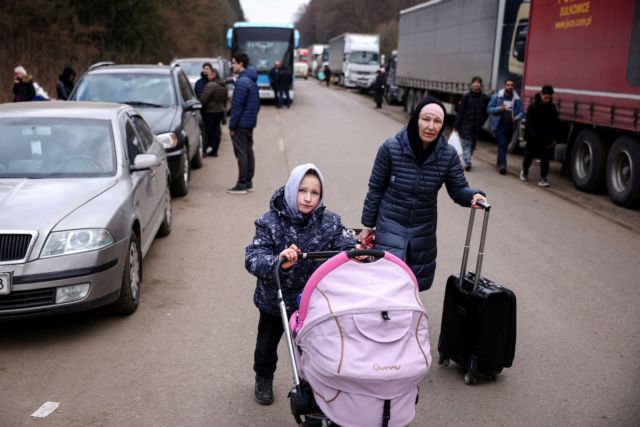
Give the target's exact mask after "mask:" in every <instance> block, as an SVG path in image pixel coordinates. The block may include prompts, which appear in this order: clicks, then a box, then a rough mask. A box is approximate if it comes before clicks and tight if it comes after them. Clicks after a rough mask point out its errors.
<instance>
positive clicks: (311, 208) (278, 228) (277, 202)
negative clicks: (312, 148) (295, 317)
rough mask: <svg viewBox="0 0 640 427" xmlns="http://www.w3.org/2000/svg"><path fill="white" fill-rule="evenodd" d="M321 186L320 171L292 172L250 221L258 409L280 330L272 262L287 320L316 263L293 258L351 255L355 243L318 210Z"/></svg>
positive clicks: (268, 396) (267, 398)
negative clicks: (309, 254)
mask: <svg viewBox="0 0 640 427" xmlns="http://www.w3.org/2000/svg"><path fill="white" fill-rule="evenodd" d="M324 190H325V185H324V179H323V177H322V174H321V173H320V170H318V168H317V167H316V166H315V165H313V164H311V163H307V164H304V165H300V166H297V167H296V168H294V169H293V170H292V171H291V175H290V176H289V180H288V181H287V184H286V185H285V186H284V187H280V188H279V189H278V190H276V192H275V193H274V194H273V196H272V197H271V203H270V209H269V212H267V213H265V214H264V215H262V216H261V217H260V218H258V219H257V220H256V234H255V236H254V238H253V242H252V243H251V244H250V245H249V246H247V249H246V255H245V267H246V268H247V270H248V271H249V272H250V273H251V274H253V275H254V276H256V277H257V278H258V282H257V286H256V290H255V293H254V295H253V302H254V304H255V305H256V307H258V310H260V320H259V322H258V338H257V341H256V349H255V353H254V365H253V370H254V371H255V373H256V384H255V397H256V401H257V402H258V403H259V404H261V405H270V404H271V403H273V390H272V384H273V374H274V372H275V370H276V362H277V361H278V354H277V349H278V343H279V342H280V338H282V333H283V331H284V330H283V325H282V320H281V318H280V312H279V309H278V300H277V292H278V291H277V288H276V286H275V284H274V283H273V280H272V274H273V268H274V266H275V264H276V262H277V260H278V257H284V258H286V261H285V262H283V263H282V270H281V272H280V274H281V276H280V277H281V280H282V281H281V285H282V293H283V298H284V301H285V304H286V307H287V312H288V313H289V315H291V313H293V312H294V311H295V310H297V308H298V303H297V297H298V294H300V293H301V292H302V289H303V288H304V285H305V283H306V282H307V280H308V279H309V277H310V276H311V274H312V273H313V272H314V270H315V269H316V268H317V267H318V265H319V263H318V262H314V261H309V260H301V261H300V262H296V261H297V260H298V252H299V251H301V252H315V251H330V250H339V251H343V250H351V249H353V248H354V247H355V244H356V242H355V240H354V239H353V237H351V236H350V235H349V234H348V233H347V232H346V230H345V228H344V226H343V225H342V221H341V219H340V216H339V215H337V214H335V213H333V212H331V211H329V210H328V209H326V208H325V207H324V205H323V204H322V197H323V194H324Z"/></svg>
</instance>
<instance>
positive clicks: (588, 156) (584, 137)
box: [571, 129, 608, 192]
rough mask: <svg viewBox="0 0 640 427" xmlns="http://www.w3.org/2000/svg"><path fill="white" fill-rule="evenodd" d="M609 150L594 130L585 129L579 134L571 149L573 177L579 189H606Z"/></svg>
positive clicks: (589, 190)
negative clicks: (605, 179)
mask: <svg viewBox="0 0 640 427" xmlns="http://www.w3.org/2000/svg"><path fill="white" fill-rule="evenodd" d="M607 151H608V150H607V146H606V144H605V143H604V142H603V141H602V139H601V138H600V135H598V134H597V133H595V132H594V131H592V130H590V129H584V130H582V131H581V132H580V133H579V134H578V136H577V137H576V140H575V142H574V144H573V149H572V150H571V177H572V178H573V183H574V184H575V186H576V188H577V189H578V190H581V191H588V192H598V191H600V190H602V189H604V178H605V169H606V166H607Z"/></svg>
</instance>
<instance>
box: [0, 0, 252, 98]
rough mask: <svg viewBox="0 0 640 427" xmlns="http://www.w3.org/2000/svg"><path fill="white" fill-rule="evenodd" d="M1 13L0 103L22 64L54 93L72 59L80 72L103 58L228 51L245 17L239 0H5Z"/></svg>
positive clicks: (145, 59)
mask: <svg viewBox="0 0 640 427" xmlns="http://www.w3.org/2000/svg"><path fill="white" fill-rule="evenodd" d="M0 16H1V17H2V18H1V19H0V34H2V35H3V41H2V48H0V75H1V76H2V81H3V82H4V83H3V84H2V87H3V88H4V89H3V90H2V91H0V101H1V102H7V101H11V100H12V99H13V94H12V93H11V87H12V85H13V83H12V82H13V69H14V68H15V67H16V66H17V65H18V64H20V65H22V66H24V67H25V68H26V69H27V71H28V72H29V74H31V75H33V77H34V80H35V81H37V82H38V83H39V84H40V86H42V87H43V88H44V89H45V90H46V91H47V92H48V93H49V96H50V97H52V98H53V97H55V96H56V92H55V84H56V81H57V80H58V76H59V75H60V73H61V72H62V69H63V68H64V67H65V66H67V65H69V66H71V67H72V68H74V69H75V70H76V72H77V73H78V76H79V75H80V74H81V73H82V72H84V71H85V70H86V69H87V67H88V66H89V65H91V64H93V63H95V62H98V61H107V60H108V61H114V62H117V63H138V64H155V63H158V62H163V63H165V64H168V63H169V62H170V61H171V59H172V58H174V57H177V56H218V55H223V56H227V55H228V50H227V48H226V42H225V37H226V31H227V28H229V27H230V26H231V25H233V23H234V22H236V21H242V20H244V13H243V11H242V7H241V6H240V0H111V1H105V0H19V1H18V0H2V1H0Z"/></svg>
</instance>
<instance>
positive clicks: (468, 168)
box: [464, 163, 471, 172]
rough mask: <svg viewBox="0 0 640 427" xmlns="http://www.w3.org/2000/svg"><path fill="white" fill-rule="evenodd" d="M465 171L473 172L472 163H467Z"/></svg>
mask: <svg viewBox="0 0 640 427" xmlns="http://www.w3.org/2000/svg"><path fill="white" fill-rule="evenodd" d="M464 170H466V171H467V172H469V171H470V170H471V163H467V164H466V166H465V167H464Z"/></svg>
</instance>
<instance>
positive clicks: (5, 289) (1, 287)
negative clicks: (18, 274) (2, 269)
mask: <svg viewBox="0 0 640 427" xmlns="http://www.w3.org/2000/svg"><path fill="white" fill-rule="evenodd" d="M9 292H11V274H9V273H0V295H8V294H9Z"/></svg>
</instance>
